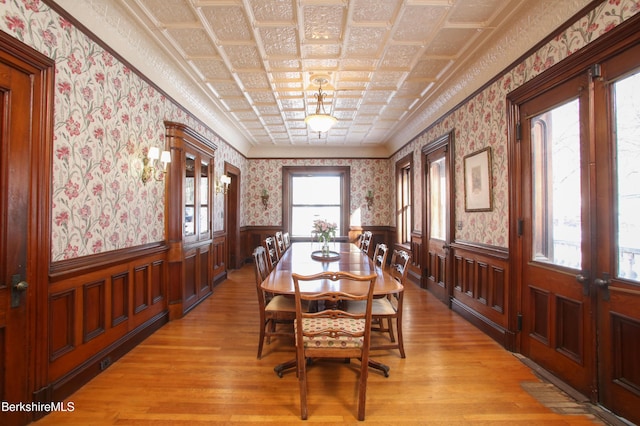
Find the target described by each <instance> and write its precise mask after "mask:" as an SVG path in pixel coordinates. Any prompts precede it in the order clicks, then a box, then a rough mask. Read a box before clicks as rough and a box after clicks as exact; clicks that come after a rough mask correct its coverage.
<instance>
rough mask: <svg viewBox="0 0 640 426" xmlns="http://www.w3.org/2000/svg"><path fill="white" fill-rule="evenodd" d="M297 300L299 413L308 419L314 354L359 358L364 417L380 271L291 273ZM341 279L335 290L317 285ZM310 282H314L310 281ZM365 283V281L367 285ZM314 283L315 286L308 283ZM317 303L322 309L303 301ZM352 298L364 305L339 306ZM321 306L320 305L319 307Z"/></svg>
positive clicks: (360, 410)
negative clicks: (352, 309) (358, 308)
mask: <svg viewBox="0 0 640 426" xmlns="http://www.w3.org/2000/svg"><path fill="white" fill-rule="evenodd" d="M291 276H292V278H293V283H294V287H295V302H296V320H295V327H294V329H295V333H296V365H297V372H298V382H299V385H300V417H301V418H302V420H306V419H307V416H308V409H307V388H308V384H307V360H308V359H312V358H344V359H350V358H358V359H360V380H359V384H358V420H364V414H365V404H366V397H367V378H368V374H369V346H370V343H371V306H372V300H373V287H374V284H375V282H376V277H377V274H370V275H354V274H351V273H349V272H331V271H328V272H321V273H318V274H314V275H306V276H305V275H299V274H296V273H292V274H291ZM322 280H330V281H333V282H336V283H339V286H338V288H336V284H332V285H331V287H332V288H334V290H328V291H322V290H318V289H317V284H318V282H321V281H322ZM310 282H314V283H313V284H311V283H310ZM365 283H366V285H365ZM309 285H311V287H312V288H309V287H308V286H309ZM304 301H306V302H308V303H318V306H322V303H324V306H325V308H324V309H323V310H321V311H319V312H313V313H312V312H304V311H303V309H302V307H303V305H302V303H303V302H304ZM349 301H361V302H362V303H363V304H364V306H365V309H364V311H363V312H362V313H358V314H353V313H349V312H346V311H344V310H342V309H341V308H340V306H341V304H343V303H346V302H349ZM319 309H321V308H319Z"/></svg>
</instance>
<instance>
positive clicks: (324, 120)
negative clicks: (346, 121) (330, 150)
mask: <svg viewBox="0 0 640 426" xmlns="http://www.w3.org/2000/svg"><path fill="white" fill-rule="evenodd" d="M304 122H305V123H307V125H308V126H309V128H310V129H311V131H312V132H327V131H329V129H330V128H332V127H333V125H334V124H336V123H337V122H338V119H337V118H335V117H332V116H330V115H328V114H313V115H309V116H307V118H305V119H304Z"/></svg>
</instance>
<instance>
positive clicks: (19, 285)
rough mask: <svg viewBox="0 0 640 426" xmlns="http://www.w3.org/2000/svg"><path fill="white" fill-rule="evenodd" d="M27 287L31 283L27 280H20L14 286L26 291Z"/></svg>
mask: <svg viewBox="0 0 640 426" xmlns="http://www.w3.org/2000/svg"><path fill="white" fill-rule="evenodd" d="M27 287H29V284H28V283H27V282H26V281H20V282H19V283H18V284H16V285H14V286H13V288H15V289H16V290H18V291H25V290H26V289H27Z"/></svg>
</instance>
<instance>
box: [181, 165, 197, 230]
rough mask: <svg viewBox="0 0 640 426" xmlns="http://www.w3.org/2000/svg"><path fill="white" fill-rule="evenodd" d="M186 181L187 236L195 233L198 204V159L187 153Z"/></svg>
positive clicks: (185, 211) (185, 225) (185, 220)
mask: <svg viewBox="0 0 640 426" xmlns="http://www.w3.org/2000/svg"><path fill="white" fill-rule="evenodd" d="M184 170H185V181H184V235H185V236H186V237H188V236H190V235H195V233H196V220H195V204H196V193H195V187H196V179H195V170H196V160H195V157H194V156H191V155H187V158H186V164H185V168H184Z"/></svg>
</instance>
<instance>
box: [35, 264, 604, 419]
mask: <svg viewBox="0 0 640 426" xmlns="http://www.w3.org/2000/svg"><path fill="white" fill-rule="evenodd" d="M254 285H255V284H254V277H253V269H252V267H251V266H245V267H244V268H242V269H241V270H238V271H231V272H230V273H229V279H227V280H226V281H224V282H223V283H221V284H220V285H218V286H217V287H216V288H215V291H214V294H213V295H212V296H210V297H209V298H208V299H207V300H205V301H204V302H203V303H202V304H200V305H199V306H198V307H196V308H195V309H194V310H193V311H192V312H190V313H189V314H188V315H186V316H185V317H184V318H183V319H181V320H177V321H173V322H171V323H169V324H167V325H165V326H164V327H163V328H162V329H160V330H159V331H157V332H156V333H155V334H153V335H152V336H150V337H149V338H148V339H146V340H145V341H144V342H142V343H141V344H140V345H138V346H137V347H136V348H134V349H133V350H132V351H131V352H129V353H128V354H126V355H125V356H124V357H122V358H121V359H120V360H118V361H116V362H114V363H113V364H112V365H111V366H110V367H108V368H107V369H106V370H105V371H104V372H103V373H102V374H100V375H99V376H97V377H95V378H94V379H93V380H92V381H91V382H89V383H88V384H86V385H85V386H84V387H82V388H81V389H80V390H78V391H77V392H76V393H75V394H73V395H72V396H71V397H70V398H69V399H68V401H73V402H74V405H75V410H74V411H73V412H58V413H52V414H49V415H48V416H46V417H44V418H43V419H41V420H39V421H38V422H36V423H35V424H36V425H38V426H45V425H60V424H64V425H143V424H166V425H179V424H184V425H198V424H241V423H259V424H264V423H272V424H278V425H284V424H299V423H302V421H301V420H300V417H299V416H300V409H299V394H298V382H297V379H296V375H295V372H290V373H287V374H285V375H284V377H283V378H278V376H276V374H275V373H274V372H273V367H274V366H275V365H276V364H278V363H279V362H283V361H285V360H288V359H290V358H292V357H293V356H294V351H293V347H292V342H291V341H290V340H286V339H282V340H280V341H276V340H274V341H272V343H271V344H270V345H267V344H265V349H264V352H263V357H262V359H261V360H258V359H257V358H256V351H257V343H258V342H257V340H258V315H257V301H256V294H255V287H254ZM405 294H406V295H405V309H406V310H405V317H404V329H405V349H406V353H407V358H406V359H401V358H400V357H399V355H398V353H397V351H380V352H374V353H373V357H375V359H378V360H380V361H383V362H385V363H387V364H388V365H389V366H390V367H391V372H390V377H388V378H385V377H384V376H383V375H382V374H381V373H379V372H377V371H374V370H371V373H370V374H369V385H368V393H367V409H366V420H365V422H366V423H367V424H384V425H409V424H420V425H456V424H460V425H462V424H476V425H480V424H498V423H499V424H505V425H507V424H508V425H514V424H522V425H536V424H544V425H587V424H603V423H602V422H601V421H600V420H599V418H598V417H596V416H594V415H593V414H589V413H588V412H587V413H582V414H559V413H557V412H555V410H554V409H552V408H550V407H549V406H548V405H549V404H546V405H545V404H543V403H541V402H539V400H538V399H536V398H535V397H534V396H532V393H531V389H535V388H539V387H541V386H542V387H545V386H547V387H548V386H549V385H548V384H545V383H543V382H542V381H541V380H540V379H539V378H538V377H537V376H536V375H534V374H533V372H532V371H531V370H530V369H529V368H528V367H527V366H525V365H524V364H523V363H522V362H520V360H518V358H517V357H516V356H514V354H512V353H510V352H508V351H506V350H504V349H503V348H502V347H501V346H500V345H498V344H497V343H496V342H494V341H493V340H492V339H490V338H489V337H487V336H486V335H485V334H483V333H482V332H480V331H478V330H477V329H476V328H475V327H474V326H473V325H471V324H469V323H468V322H467V321H466V320H464V319H462V318H461V317H459V316H458V315H457V314H455V313H454V312H452V311H450V310H449V309H447V307H446V306H445V305H444V304H442V303H441V302H439V301H438V300H436V299H435V298H434V297H433V296H432V295H431V294H429V293H428V292H426V291H424V290H422V289H420V288H418V287H416V286H415V285H413V284H409V285H408V286H407V288H406V293H405ZM353 363H354V364H353V368H351V367H350V366H349V365H348V364H342V363H332V362H318V363H316V364H314V365H313V366H312V367H311V368H310V370H309V379H308V380H309V400H308V403H309V420H307V422H308V423H320V424H356V423H359V422H358V421H357V420H356V402H357V401H356V398H357V397H356V395H357V393H356V383H357V372H356V369H355V367H356V364H357V361H353ZM551 392H554V393H552V398H551V399H552V400H553V401H554V402H555V406H556V408H557V409H560V410H564V412H565V413H566V412H569V413H571V412H578V413H580V412H581V411H584V410H580V409H579V408H578V409H576V404H575V403H573V402H572V401H571V400H569V399H568V398H567V399H566V400H565V399H563V398H564V397H563V395H562V394H560V392H558V391H556V390H555V388H553V389H551ZM554 395H555V396H557V398H556V397H555V396H554ZM574 410H575V411H574Z"/></svg>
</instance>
